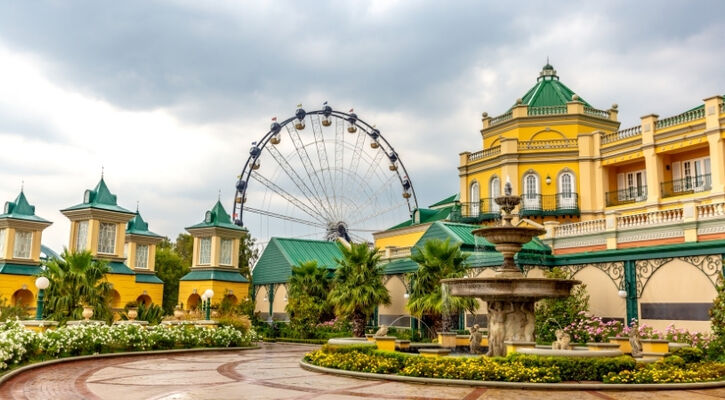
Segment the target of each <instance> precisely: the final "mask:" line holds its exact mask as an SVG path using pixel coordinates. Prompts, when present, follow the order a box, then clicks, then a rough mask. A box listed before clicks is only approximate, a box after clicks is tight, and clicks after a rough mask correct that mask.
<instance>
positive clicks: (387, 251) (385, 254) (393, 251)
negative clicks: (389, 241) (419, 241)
mask: <svg viewBox="0 0 725 400" xmlns="http://www.w3.org/2000/svg"><path fill="white" fill-rule="evenodd" d="M412 248H413V247H412V246H404V247H395V246H390V247H384V248H382V249H380V250H378V255H380V257H382V258H402V257H408V256H410V250H411V249H412Z"/></svg>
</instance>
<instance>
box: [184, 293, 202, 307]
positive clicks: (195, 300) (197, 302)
mask: <svg viewBox="0 0 725 400" xmlns="http://www.w3.org/2000/svg"><path fill="white" fill-rule="evenodd" d="M200 306H201V296H199V294H198V293H192V294H191V295H189V297H188V298H187V299H186V309H187V310H195V309H197V308H199V307H200Z"/></svg>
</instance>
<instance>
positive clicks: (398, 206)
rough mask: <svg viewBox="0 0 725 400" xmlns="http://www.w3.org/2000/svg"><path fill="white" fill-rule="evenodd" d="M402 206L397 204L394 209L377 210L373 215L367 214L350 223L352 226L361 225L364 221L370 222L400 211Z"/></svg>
mask: <svg viewBox="0 0 725 400" xmlns="http://www.w3.org/2000/svg"><path fill="white" fill-rule="evenodd" d="M401 206H402V204H396V205H394V206H392V207H389V208H387V209H383V210H378V209H375V210H374V211H373V213H372V214H367V215H365V216H364V217H360V218H358V219H357V220H356V221H352V222H351V223H350V225H355V224H357V223H360V222H362V221H366V220H370V219H373V218H376V217H379V216H381V215H385V214H388V213H390V212H392V211H395V210H398V209H399V208H400V207H401Z"/></svg>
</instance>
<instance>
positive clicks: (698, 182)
mask: <svg viewBox="0 0 725 400" xmlns="http://www.w3.org/2000/svg"><path fill="white" fill-rule="evenodd" d="M710 188H712V183H711V181H710V174H705V175H698V176H687V177H685V178H682V179H677V180H674V181H669V182H662V197H672V196H679V195H683V194H690V193H699V192H706V191H708V190H710Z"/></svg>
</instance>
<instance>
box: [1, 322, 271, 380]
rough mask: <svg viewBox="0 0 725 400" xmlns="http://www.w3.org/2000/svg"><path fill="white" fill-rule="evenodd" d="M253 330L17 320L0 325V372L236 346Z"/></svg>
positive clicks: (248, 340) (250, 336)
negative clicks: (30, 325) (68, 360)
mask: <svg viewBox="0 0 725 400" xmlns="http://www.w3.org/2000/svg"><path fill="white" fill-rule="evenodd" d="M256 339H257V338H256V334H255V333H254V331H253V330H248V331H246V332H242V331H240V330H237V329H234V328H232V327H219V328H216V329H206V328H201V327H195V326H193V325H183V326H174V327H164V326H159V325H156V326H151V327H142V326H139V325H112V326H109V325H101V324H98V325H95V324H92V325H75V326H64V327H60V328H58V329H54V330H49V331H46V332H43V333H37V332H33V331H29V330H27V329H25V328H24V327H23V326H22V325H20V323H18V322H17V321H9V322H6V323H5V324H2V325H0V371H3V370H5V369H8V368H9V367H11V366H13V365H18V364H21V363H24V362H27V361H31V360H43V359H50V358H62V357H69V356H78V355H86V354H96V353H112V352H120V351H148V350H168V349H189V348H196V347H238V346H247V345H249V344H251V342H252V341H255V340H256Z"/></svg>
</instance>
